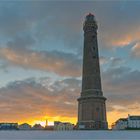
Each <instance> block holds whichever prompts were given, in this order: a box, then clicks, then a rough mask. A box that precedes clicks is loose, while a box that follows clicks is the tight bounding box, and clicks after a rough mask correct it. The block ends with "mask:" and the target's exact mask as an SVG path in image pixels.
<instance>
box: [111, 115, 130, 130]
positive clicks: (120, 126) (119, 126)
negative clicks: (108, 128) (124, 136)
mask: <svg viewBox="0 0 140 140" xmlns="http://www.w3.org/2000/svg"><path fill="white" fill-rule="evenodd" d="M127 123H128V121H127V118H120V119H119V120H117V121H116V122H115V123H113V124H112V129H114V130H124V129H126V128H127Z"/></svg>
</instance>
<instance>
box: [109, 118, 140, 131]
mask: <svg viewBox="0 0 140 140" xmlns="http://www.w3.org/2000/svg"><path fill="white" fill-rule="evenodd" d="M112 129H113V130H136V129H140V116H131V115H128V118H120V119H119V120H117V121H116V122H115V123H113V124H112Z"/></svg>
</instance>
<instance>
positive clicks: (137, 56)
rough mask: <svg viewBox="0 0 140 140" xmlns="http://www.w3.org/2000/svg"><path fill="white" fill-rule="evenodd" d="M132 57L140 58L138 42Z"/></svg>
mask: <svg viewBox="0 0 140 140" xmlns="http://www.w3.org/2000/svg"><path fill="white" fill-rule="evenodd" d="M131 54H132V56H134V57H136V58H139V57H140V42H137V43H136V44H135V45H134V46H133V47H132V52H131Z"/></svg>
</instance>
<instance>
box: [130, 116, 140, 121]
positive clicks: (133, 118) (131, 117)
mask: <svg viewBox="0 0 140 140" xmlns="http://www.w3.org/2000/svg"><path fill="white" fill-rule="evenodd" d="M129 119H130V120H140V116H129Z"/></svg>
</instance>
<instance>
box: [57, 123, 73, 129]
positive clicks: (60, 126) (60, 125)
mask: <svg viewBox="0 0 140 140" xmlns="http://www.w3.org/2000/svg"><path fill="white" fill-rule="evenodd" d="M73 128H74V124H71V123H69V122H60V121H55V122H54V130H73Z"/></svg>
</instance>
